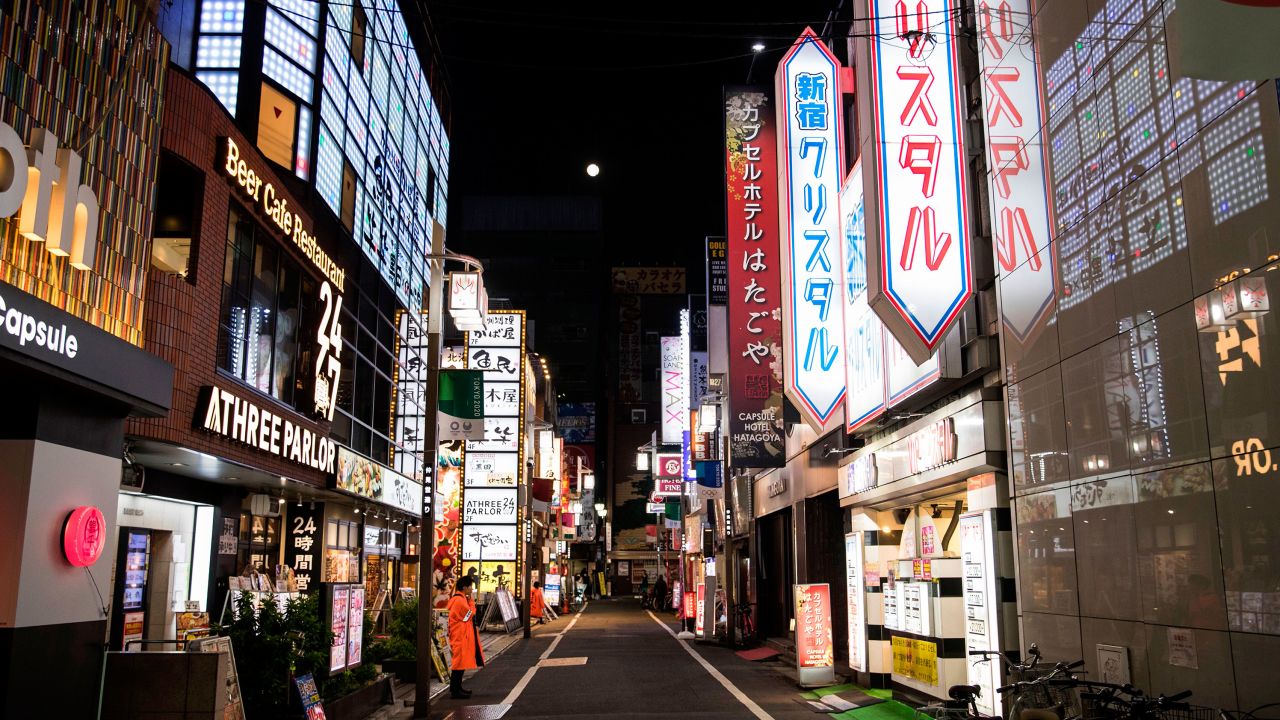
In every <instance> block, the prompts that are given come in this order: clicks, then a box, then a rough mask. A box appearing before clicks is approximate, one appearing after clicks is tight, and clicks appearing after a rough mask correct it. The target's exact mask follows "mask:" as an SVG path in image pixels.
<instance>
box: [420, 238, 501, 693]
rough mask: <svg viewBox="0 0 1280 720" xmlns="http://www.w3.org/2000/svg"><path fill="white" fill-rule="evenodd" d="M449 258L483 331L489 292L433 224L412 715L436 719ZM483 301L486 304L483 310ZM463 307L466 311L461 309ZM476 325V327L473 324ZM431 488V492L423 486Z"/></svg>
mask: <svg viewBox="0 0 1280 720" xmlns="http://www.w3.org/2000/svg"><path fill="white" fill-rule="evenodd" d="M448 260H454V261H456V262H461V263H463V264H464V265H467V266H468V267H469V268H471V269H472V270H474V271H475V277H474V280H475V283H474V285H471V286H468V287H465V288H464V287H461V284H460V285H459V286H458V287H457V288H456V290H466V291H467V295H471V294H474V297H471V298H468V297H463V298H460V300H461V301H463V303H462V304H463V305H466V304H467V303H466V302H465V301H466V300H468V299H469V300H470V301H471V304H472V305H473V306H474V307H473V308H471V309H472V310H474V312H476V313H479V314H480V322H479V326H478V327H479V328H483V327H484V320H483V316H484V313H485V312H487V311H488V307H487V305H488V295H487V294H485V291H484V282H483V278H482V275H481V274H482V273H483V272H484V265H482V264H481V263H480V261H479V260H476V259H475V258H472V257H468V256H466V255H458V254H456V253H450V252H448V251H447V250H445V246H444V226H443V225H441V224H440V223H439V222H433V223H432V226H431V254H430V255H428V256H427V262H428V265H429V266H430V268H431V287H430V294H429V296H428V301H427V377H426V388H425V389H426V397H425V398H424V399H425V401H426V402H425V403H424V405H425V408H426V411H427V417H428V418H429V421H428V422H426V423H423V428H422V447H423V458H422V461H423V465H424V466H425V467H427V468H428V469H429V470H430V473H431V478H432V484H431V485H432V486H431V488H430V492H424V493H423V500H424V502H423V507H422V508H420V510H421V511H422V522H421V523H420V524H419V525H418V558H419V560H418V562H419V563H420V567H419V568H418V628H419V629H420V631H419V632H418V646H417V659H418V669H417V673H416V680H417V687H416V689H415V692H414V705H413V716H414V717H417V718H425V717H430V715H431V669H432V662H431V640H432V638H433V637H435V633H434V630H433V626H434V625H435V621H436V618H435V609H434V607H435V603H434V602H432V598H433V597H434V592H435V583H434V582H433V580H434V578H433V577H432V576H433V573H432V571H431V567H430V564H431V559H432V557H434V556H435V539H436V534H435V523H434V522H432V520H433V515H434V507H433V505H434V503H433V502H429V501H427V498H431V499H432V500H434V495H435V487H434V486H435V480H436V479H438V476H439V474H440V461H439V458H438V457H437V455H438V454H439V452H440V439H439V438H440V435H439V432H438V431H439V428H438V427H437V424H436V422H437V417H438V415H439V409H440V351H441V344H442V343H441V335H442V334H443V331H444V307H445V305H444V264H445V262H446V261H448ZM453 292H454V291H452V290H451V297H450V307H452V306H453V300H454V298H453V297H452V293H453ZM481 303H484V305H483V306H482V305H481ZM460 309H464V308H460ZM474 319H475V318H473V317H461V318H455V322H456V321H458V320H461V321H462V322H463V323H466V322H467V321H468V320H474ZM473 327H474V325H473ZM424 490H427V488H424ZM481 569H483V566H482V567H481Z"/></svg>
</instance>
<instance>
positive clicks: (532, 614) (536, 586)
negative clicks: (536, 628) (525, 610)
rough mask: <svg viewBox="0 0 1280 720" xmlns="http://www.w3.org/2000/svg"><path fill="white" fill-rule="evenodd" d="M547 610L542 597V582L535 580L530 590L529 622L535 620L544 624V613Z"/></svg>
mask: <svg viewBox="0 0 1280 720" xmlns="http://www.w3.org/2000/svg"><path fill="white" fill-rule="evenodd" d="M546 611H547V608H546V603H545V602H544V601H543V599H542V583H541V582H538V581H537V580H534V581H533V590H530V591H529V622H530V623H532V622H533V621H534V620H537V621H538V624H539V625H541V624H542V615H543V614H544V613H545V612H546Z"/></svg>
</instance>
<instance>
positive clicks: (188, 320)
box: [126, 68, 338, 486]
mask: <svg viewBox="0 0 1280 720" xmlns="http://www.w3.org/2000/svg"><path fill="white" fill-rule="evenodd" d="M222 137H230V138H232V139H233V140H235V142H236V144H237V145H238V146H239V147H240V148H241V153H242V157H245V158H246V159H248V160H249V162H250V163H251V164H252V165H253V167H254V169H255V171H256V172H258V173H260V174H261V175H262V176H263V179H264V180H266V181H268V182H272V183H273V184H274V185H275V187H276V190H277V192H278V193H279V194H280V195H281V196H282V197H283V198H285V199H287V200H288V201H289V206H290V207H292V208H295V209H298V210H299V211H300V210H301V209H302V208H305V207H307V205H306V204H304V203H301V202H299V201H298V200H297V198H296V197H295V196H294V195H292V194H291V193H289V192H288V190H287V188H286V186H285V184H284V182H282V180H281V178H280V177H279V176H278V175H276V174H275V173H273V172H272V165H271V164H270V163H269V162H268V161H267V160H266V159H265V158H263V157H262V156H261V155H259V154H258V153H257V151H256V149H255V148H254V144H253V143H252V142H250V141H249V140H248V139H247V138H245V137H244V135H243V134H242V133H241V132H240V131H239V129H237V128H236V126H235V123H234V122H233V121H232V119H231V117H230V116H229V115H227V113H226V111H225V110H224V109H223V107H222V106H221V105H220V104H218V101H217V100H216V99H215V98H214V97H213V95H212V93H210V92H209V91H208V90H207V89H206V88H205V87H204V86H203V85H201V84H200V83H198V82H197V81H196V80H195V79H194V78H192V77H190V76H188V75H186V74H184V73H183V72H182V71H181V70H178V69H176V68H172V69H171V70H170V72H169V74H168V77H167V79H166V83H165V97H164V124H163V130H162V136H161V145H162V147H163V149H164V150H165V151H167V152H170V153H173V154H174V155H176V156H178V157H179V158H181V159H183V160H184V161H186V162H187V163H189V164H190V165H192V166H193V167H195V168H197V169H200V170H203V171H204V173H205V182H204V189H203V201H202V203H201V217H200V223H199V228H198V230H196V232H195V233H194V234H195V235H196V237H195V238H193V250H192V256H193V258H194V259H195V260H194V263H193V267H192V272H191V279H190V280H188V279H184V278H182V277H179V276H178V275H172V274H168V273H164V272H161V271H159V270H156V269H155V268H150V269H149V270H148V272H147V287H146V311H145V314H144V318H145V324H144V326H143V329H144V334H145V335H144V336H145V347H146V349H147V350H148V351H150V352H152V353H155V354H156V355H158V356H159V357H161V358H163V359H164V360H165V361H167V362H169V363H171V364H172V365H173V367H174V383H173V406H172V408H173V409H172V410H170V411H169V414H168V415H167V416H165V417H162V418H155V419H143V418H135V419H131V420H129V421H128V424H127V426H126V433H127V434H128V435H129V436H131V437H137V438H145V439H151V440H160V441H164V442H168V443H173V444H176V445H181V446H183V447H186V448H190V449H192V450H198V451H201V452H205V453H209V454H210V455H215V456H217V457H220V458H225V459H227V460H232V461H234V462H238V463H243V464H245V465H248V466H250V467H254V468H258V469H261V470H263V471H264V472H269V473H272V474H276V475H285V476H288V477H290V478H294V479H297V480H301V481H303V482H307V483H311V484H313V485H316V486H323V485H324V484H325V477H324V476H323V475H322V474H321V473H319V472H317V471H315V470H312V469H310V468H305V467H303V466H300V465H295V464H293V463H290V462H286V461H283V460H280V459H278V458H275V457H273V456H271V455H269V454H267V453H264V452H261V451H259V450H255V449H252V448H249V447H248V446H245V445H242V444H240V443H237V442H233V441H231V440H227V439H225V438H220V437H218V436H215V435H212V434H210V433H207V432H205V431H203V430H198V429H196V428H194V427H193V417H194V416H195V412H196V401H197V397H198V396H199V393H200V389H201V388H202V387H204V386H206V385H211V384H213V383H214V382H215V380H216V381H217V382H219V383H220V384H221V385H222V386H223V387H225V388H229V389H232V390H234V391H236V394H238V395H240V396H241V397H245V398H252V399H253V400H254V401H255V402H257V403H258V404H259V405H262V406H265V407H269V408H271V409H272V411H273V412H274V411H276V410H279V411H282V412H283V413H284V414H285V415H286V416H288V417H290V419H291V420H292V421H293V422H294V423H295V424H298V425H302V426H305V427H310V428H311V429H313V430H315V431H316V432H318V433H319V434H321V435H324V436H327V435H328V434H329V431H328V427H327V426H326V425H324V424H321V423H314V422H311V421H310V420H308V419H306V418H303V417H302V416H300V415H297V414H296V413H293V412H291V411H290V410H289V408H287V407H286V406H284V405H282V404H280V403H277V402H276V401H275V400H273V399H272V398H270V397H268V396H266V395H263V394H261V393H258V392H257V391H255V390H253V389H251V388H249V387H248V386H246V385H244V384H243V383H240V382H238V381H236V380H233V379H231V378H230V377H227V376H220V375H219V373H218V370H217V367H218V359H217V347H218V319H219V317H218V316H219V312H220V308H221V302H222V274H223V266H224V263H225V261H226V253H227V213H228V209H229V205H230V203H231V202H232V201H233V200H232V196H233V193H236V192H237V188H236V187H235V186H234V185H233V184H232V183H231V182H230V181H229V178H228V176H227V175H226V174H225V173H224V172H223V171H222V168H221V164H220V163H219V162H218V159H217V156H218V154H219V149H218V148H219V143H218V140H219V138H222ZM160 180H161V181H162V182H163V181H164V178H161V179H160ZM198 191H199V190H198V189H193V192H198ZM241 204H242V205H247V204H246V203H243V202H242V203H241ZM248 209H249V211H250V213H251V214H254V215H255V216H256V218H257V219H258V221H259V223H261V224H262V225H263V227H265V228H267V229H268V231H269V234H271V233H270V231H271V229H272V226H271V225H269V221H268V220H266V218H265V217H264V216H263V215H262V212H261V208H260V206H251V207H248ZM303 219H304V220H305V221H306V222H307V223H310V221H311V219H310V218H308V217H306V215H304V216H303ZM275 236H276V237H279V236H278V235H275ZM278 247H279V248H281V249H282V250H283V251H285V252H288V253H291V254H292V255H293V256H294V257H295V258H296V259H297V260H298V261H299V263H300V264H301V266H302V267H304V268H308V269H311V270H313V271H314V270H315V268H314V266H313V265H311V263H310V261H309V260H307V258H305V257H303V256H302V255H301V254H300V253H299V252H297V250H296V249H295V248H294V247H293V245H292V243H288V242H285V241H284V240H283V238H281V241H280V242H279V243H278ZM326 250H329V248H326ZM330 253H331V255H333V256H334V257H335V259H336V258H337V257H338V255H336V254H334V253H333V252H332V250H330ZM197 256H198V257H197ZM314 275H315V278H316V279H317V280H319V279H321V277H320V274H319V272H318V271H317V272H314Z"/></svg>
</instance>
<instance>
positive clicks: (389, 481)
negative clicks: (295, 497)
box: [333, 446, 422, 515]
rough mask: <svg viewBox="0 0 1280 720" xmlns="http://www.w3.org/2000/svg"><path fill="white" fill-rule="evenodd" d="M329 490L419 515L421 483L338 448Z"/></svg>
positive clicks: (343, 448) (420, 510)
mask: <svg viewBox="0 0 1280 720" xmlns="http://www.w3.org/2000/svg"><path fill="white" fill-rule="evenodd" d="M337 455H338V462H337V468H336V469H335V470H334V473H333V487H334V488H336V489H338V490H341V491H343V492H347V493H351V494H352V495H358V496H360V497H362V498H367V499H369V500H373V501H374V502H378V503H382V504H384V505H390V506H391V507H394V508H398V509H400V510H403V511H405V512H407V513H412V514H413V515H421V514H422V483H419V482H415V481H413V480H410V479H409V478H407V477H405V476H404V475H401V474H400V473H398V472H396V471H395V470H392V469H391V468H389V467H387V466H385V465H383V464H381V463H376V462H374V461H373V460H370V459H369V458H367V457H364V456H363V455H357V454H356V453H354V452H352V451H350V450H348V449H347V448H345V447H341V446H339V447H338V452H337Z"/></svg>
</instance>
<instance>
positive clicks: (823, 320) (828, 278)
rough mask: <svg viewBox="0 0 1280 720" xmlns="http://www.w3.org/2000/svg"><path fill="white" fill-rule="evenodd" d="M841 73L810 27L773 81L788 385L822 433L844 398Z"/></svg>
mask: <svg viewBox="0 0 1280 720" xmlns="http://www.w3.org/2000/svg"><path fill="white" fill-rule="evenodd" d="M839 70H840V65H839V63H838V62H837V61H836V59H835V57H834V56H833V55H832V54H831V52H830V51H829V50H828V49H827V48H826V46H825V45H823V44H822V43H821V42H819V41H818V38H817V36H816V35H814V33H813V30H812V29H809V28H805V31H804V33H803V34H802V35H801V36H800V38H799V39H798V40H797V41H796V43H795V44H794V45H793V46H792V48H791V50H790V51H789V52H787V54H786V55H785V56H784V57H783V58H782V61H781V62H780V63H779V64H778V72H777V75H776V76H775V89H776V94H777V97H778V99H779V105H778V108H777V113H778V127H779V129H780V130H781V135H780V136H779V137H778V155H779V156H780V158H781V160H782V171H781V173H780V174H779V180H780V182H779V185H780V188H779V190H780V191H781V193H782V202H780V203H779V208H780V209H781V211H782V212H781V213H780V216H779V219H778V221H779V226H778V227H779V232H780V233H781V234H782V245H781V247H782V327H783V329H784V331H785V332H784V334H783V343H782V357H783V366H784V370H783V381H784V388H785V389H786V394H787V396H788V397H789V398H791V400H792V401H793V402H794V403H795V405H796V407H797V408H798V409H799V410H800V415H801V416H802V417H803V418H804V419H805V422H807V423H808V424H809V425H810V426H811V427H813V429H814V430H816V431H819V432H821V431H822V430H823V429H825V428H826V425H827V423H828V422H830V420H831V418H832V416H833V415H834V414H835V412H836V410H837V409H838V408H840V403H841V401H842V400H844V361H843V360H842V357H841V356H842V355H843V354H844V352H843V348H842V347H841V346H842V345H843V342H842V341H841V338H842V336H843V333H844V319H843V317H844V308H843V307H842V304H843V303H841V301H840V288H839V281H840V239H839V235H840V208H839V204H840V203H839V195H840V177H841V172H840V161H841V158H842V157H843V156H844V147H843V140H842V138H843V121H842V117H841V116H842V112H841V108H840V105H839V99H840V87H839V75H840V73H839Z"/></svg>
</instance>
